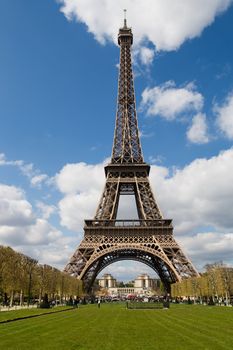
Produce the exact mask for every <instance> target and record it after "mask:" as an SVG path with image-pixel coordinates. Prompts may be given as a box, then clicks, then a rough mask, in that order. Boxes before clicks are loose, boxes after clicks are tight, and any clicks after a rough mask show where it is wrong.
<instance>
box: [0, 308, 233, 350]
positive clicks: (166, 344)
mask: <svg viewBox="0 0 233 350" xmlns="http://www.w3.org/2000/svg"><path fill="white" fill-rule="evenodd" d="M229 311H231V312H229ZM224 316H225V317H224ZM218 317H219V318H218ZM218 319H219V320H220V322H219V329H218V332H216V329H215V327H216V324H217V320H218ZM198 320H199V322H197V321H198ZM226 326H227V334H225V339H224V329H225V328H226ZM230 329H232V330H233V310H229V309H228V310H227V309H226V308H222V310H221V311H220V310H218V308H208V307H201V306H200V307H196V306H192V305H191V306H188V305H187V306H179V305H178V306H173V305H172V307H171V309H169V310H126V309H125V305H123V304H121V305H113V304H103V305H101V308H100V309H98V308H97V306H96V305H88V306H83V307H81V308H80V309H77V310H74V311H70V312H67V313H60V314H50V315H46V316H44V317H38V318H33V319H27V320H21V321H18V322H15V323H12V324H4V325H0V335H1V336H0V348H1V349H4V350H11V349H14V350H28V349H33V350H34V349H35V350H40V349H43V350H44V349H45V350H46V349H51V350H52V349H56V350H63V349H64V350H70V349H71V350H73V349H78V350H99V349H101V350H113V349H114V350H115V349H120V350H160V349H161V350H162V349H163V350H183V349H184V350H186V349H187V350H192V349H195V350H196V349H198V350H204V349H205V350H223V349H226V350H228V349H233V332H232V334H231V335H230V333H229V330H230Z"/></svg>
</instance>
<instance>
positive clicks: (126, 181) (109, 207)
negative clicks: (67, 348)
mask: <svg viewBox="0 0 233 350" xmlns="http://www.w3.org/2000/svg"><path fill="white" fill-rule="evenodd" d="M118 43H119V46H120V70H119V81H118V101H117V102H118V103H117V113H116V125H115V134H114V141H113V149H112V158H111V162H110V164H108V165H107V166H106V167H105V175H106V184H105V188H104V190H103V194H102V197H101V200H100V203H99V206H98V208H97V211H96V215H95V217H94V219H93V220H85V225H84V238H83V240H82V241H81V243H80V245H79V247H78V248H77V250H76V251H75V252H74V254H73V256H72V257H71V259H70V261H69V263H68V264H67V266H66V267H65V271H66V272H68V273H70V274H72V275H74V276H77V277H78V278H79V279H81V280H83V283H84V287H85V290H86V291H87V292H90V291H91V287H92V284H93V282H94V280H95V278H96V276H97V275H98V274H99V272H100V271H101V270H103V269H104V268H105V267H106V266H108V265H109V264H112V263H113V262H116V261H119V260H127V259H130V260H136V261H140V262H143V263H145V264H147V265H148V266H150V267H151V268H152V269H153V270H155V271H156V272H157V274H158V275H159V277H160V278H161V280H162V282H163V284H164V286H165V288H166V290H167V291H169V290H170V284H171V283H174V282H177V281H180V280H181V279H182V278H186V277H190V276H197V275H198V272H197V271H196V270H195V268H194V266H193V265H192V263H191V262H190V261H189V260H188V258H187V257H186V256H185V255H184V253H183V252H182V250H181V248H180V246H179V245H178V243H177V242H176V241H175V239H174V237H173V226H172V220H168V219H164V218H163V216H162V213H161V211H160V209H159V207H158V205H157V203H156V201H155V197H154V195H153V193H152V190H151V186H150V182H149V178H148V176H149V172H150V166H149V165H148V164H146V163H145V162H144V160H143V154H142V149H141V144H140V138H139V131H138V122H137V114H136V105H135V95H134V81H133V71H132V63H131V45H132V43H133V34H132V31H131V29H130V28H128V27H127V24H126V20H125V22H124V27H123V28H121V29H120V30H119V34H118ZM123 194H128V195H129V194H131V195H134V196H135V200H136V207H137V212H138V218H139V219H138V220H117V219H116V218H117V212H118V204H119V198H120V195H123Z"/></svg>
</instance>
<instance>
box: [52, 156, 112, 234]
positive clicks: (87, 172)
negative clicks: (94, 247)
mask: <svg viewBox="0 0 233 350" xmlns="http://www.w3.org/2000/svg"><path fill="white" fill-rule="evenodd" d="M106 162H107V160H106V161H104V162H103V163H101V164H97V165H88V164H86V163H77V164H67V165H65V166H64V167H63V168H62V170H61V171H60V172H59V174H57V175H56V176H55V182H56V184H57V187H58V189H59V190H60V191H61V192H62V193H64V194H65V196H64V198H63V199H62V200H60V202H59V203H58V208H59V212H60V217H61V225H63V226H66V227H67V228H69V229H70V230H73V231H76V232H80V231H81V230H82V227H83V220H84V219H88V218H92V217H93V216H94V213H95V210H96V208H97V204H98V201H99V200H100V198H99V197H100V193H101V190H103V187H104V181H105V178H104V165H106Z"/></svg>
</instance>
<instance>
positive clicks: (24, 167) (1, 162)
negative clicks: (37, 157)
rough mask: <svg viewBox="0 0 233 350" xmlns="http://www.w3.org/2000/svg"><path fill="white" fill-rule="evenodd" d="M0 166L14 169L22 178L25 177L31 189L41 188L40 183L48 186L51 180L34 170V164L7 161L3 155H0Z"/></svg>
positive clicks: (21, 161)
mask: <svg viewBox="0 0 233 350" xmlns="http://www.w3.org/2000/svg"><path fill="white" fill-rule="evenodd" d="M0 166H13V167H16V168H17V169H18V170H19V171H20V172H21V173H22V174H23V175H24V176H26V177H27V178H28V179H29V181H30V184H31V185H32V187H37V188H39V189H40V188H41V185H42V183H46V184H47V185H50V184H51V183H52V179H50V178H49V177H48V175H46V174H41V172H40V170H39V169H36V168H35V166H34V164H32V163H25V162H24V161H23V160H7V158H6V156H5V154H4V153H0Z"/></svg>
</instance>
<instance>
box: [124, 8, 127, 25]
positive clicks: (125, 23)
mask: <svg viewBox="0 0 233 350" xmlns="http://www.w3.org/2000/svg"><path fill="white" fill-rule="evenodd" d="M126 12H127V10H126V9H124V27H125V28H126V27H127V22H126Z"/></svg>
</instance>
